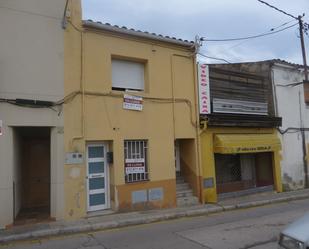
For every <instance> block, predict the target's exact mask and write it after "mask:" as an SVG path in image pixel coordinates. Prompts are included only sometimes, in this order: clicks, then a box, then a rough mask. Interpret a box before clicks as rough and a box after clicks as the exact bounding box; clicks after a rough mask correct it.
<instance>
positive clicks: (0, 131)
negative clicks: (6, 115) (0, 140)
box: [0, 120, 3, 136]
mask: <svg viewBox="0 0 309 249" xmlns="http://www.w3.org/2000/svg"><path fill="white" fill-rule="evenodd" d="M1 135H3V123H2V120H0V136H1Z"/></svg>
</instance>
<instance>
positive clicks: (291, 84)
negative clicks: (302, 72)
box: [276, 81, 308, 87]
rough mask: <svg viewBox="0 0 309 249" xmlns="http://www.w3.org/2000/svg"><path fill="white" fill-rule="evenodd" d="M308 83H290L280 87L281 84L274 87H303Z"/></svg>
mask: <svg viewBox="0 0 309 249" xmlns="http://www.w3.org/2000/svg"><path fill="white" fill-rule="evenodd" d="M307 83H308V82H306V81H300V82H294V83H290V84H286V85H282V84H277V85H276V86H280V87H295V86H299V85H303V84H307Z"/></svg>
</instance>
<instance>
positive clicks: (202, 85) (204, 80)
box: [197, 64, 211, 114]
mask: <svg viewBox="0 0 309 249" xmlns="http://www.w3.org/2000/svg"><path fill="white" fill-rule="evenodd" d="M197 72H198V84H199V86H198V89H199V107H200V114H209V113H211V110H210V108H211V107H210V93H209V92H210V91H209V67H208V65H207V64H198V70H197Z"/></svg>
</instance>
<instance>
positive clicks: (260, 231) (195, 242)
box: [0, 200, 309, 249]
mask: <svg viewBox="0 0 309 249" xmlns="http://www.w3.org/2000/svg"><path fill="white" fill-rule="evenodd" d="M307 211H309V200H300V201H293V202H288V203H280V204H275V205H269V206H263V207H257V208H250V209H243V210H237V211H229V212H224V213H218V214H213V215H209V216H201V217H194V218H184V219H178V220H172V221H166V222H160V223H155V224H149V225H140V226H133V227H127V228H121V229H113V230H109V231H101V232H95V233H89V234H78V235H72V236H64V237H55V238H49V239H42V240H39V241H27V242H18V243H14V244H9V245H5V246H3V247H4V248H10V249H13V248H14V249H30V248H34V249H43V248H44V249H57V248H59V249H83V248H87V249H107V248H108V249H142V248H143V249H165V248H167V249H176V248H177V249H198V248H211V249H222V248H228V249H239V248H242V249H245V248H252V249H262V248H263V249H275V248H277V244H276V240H277V238H278V234H279V232H280V231H281V230H282V228H284V226H286V225H287V224H289V223H290V222H291V221H293V220H295V219H296V218H298V217H301V216H302V215H303V214H304V213H305V212H307ZM0 247H2V246H0Z"/></svg>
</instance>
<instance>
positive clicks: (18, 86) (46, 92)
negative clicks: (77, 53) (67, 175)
mask: <svg viewBox="0 0 309 249" xmlns="http://www.w3.org/2000/svg"><path fill="white" fill-rule="evenodd" d="M64 8H65V0H53V1H49V0H1V1H0V32H1V38H0V99H1V103H0V120H1V121H2V135H1V136H0V203H1V208H0V228H5V227H6V226H9V225H11V224H13V223H14V220H16V219H17V218H18V215H19V214H21V213H23V211H24V210H29V209H32V210H38V209H42V210H44V212H46V213H47V215H48V216H50V217H52V218H55V219H61V218H63V217H64V213H63V210H64V195H63V189H64V187H63V186H64V184H63V158H64V152H63V114H62V112H61V109H58V108H56V109H55V110H52V109H50V108H30V107H24V104H23V103H21V102H22V101H16V99H27V100H43V101H52V102H54V101H58V100H60V99H62V98H63V96H64V86H63V82H64V31H63V29H62V28H61V21H62V15H63V11H64ZM16 104H18V105H23V106H18V105H16ZM32 107H33V106H32ZM36 107H37V106H36ZM39 155H40V156H39ZM43 164H44V167H46V171H43V170H42V168H41V166H42V165H43ZM29 165H33V166H29ZM42 167H43V166H42ZM44 169H45V168H44Z"/></svg>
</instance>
